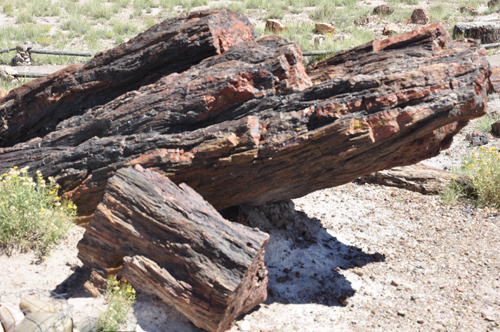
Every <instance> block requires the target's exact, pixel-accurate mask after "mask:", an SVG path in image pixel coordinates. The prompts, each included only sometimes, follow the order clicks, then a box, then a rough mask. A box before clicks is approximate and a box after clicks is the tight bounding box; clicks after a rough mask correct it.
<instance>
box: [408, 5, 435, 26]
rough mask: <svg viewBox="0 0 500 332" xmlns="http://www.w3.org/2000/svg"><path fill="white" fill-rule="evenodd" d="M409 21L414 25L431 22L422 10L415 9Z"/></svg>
mask: <svg viewBox="0 0 500 332" xmlns="http://www.w3.org/2000/svg"><path fill="white" fill-rule="evenodd" d="M411 21H412V23H414V24H427V23H429V22H430V21H431V19H430V18H429V15H427V12H426V11H425V9H423V8H417V9H415V10H414V11H413V13H412V14H411Z"/></svg>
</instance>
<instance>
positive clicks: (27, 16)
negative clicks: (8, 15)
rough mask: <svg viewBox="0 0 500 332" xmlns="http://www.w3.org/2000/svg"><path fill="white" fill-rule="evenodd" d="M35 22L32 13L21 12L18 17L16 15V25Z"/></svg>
mask: <svg viewBox="0 0 500 332" xmlns="http://www.w3.org/2000/svg"><path fill="white" fill-rule="evenodd" d="M34 21H35V18H34V17H33V15H32V14H31V12H29V11H27V10H21V11H20V12H19V13H18V14H17V15H16V23H17V24H23V23H32V22H34Z"/></svg>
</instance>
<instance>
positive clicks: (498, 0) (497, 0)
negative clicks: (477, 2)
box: [488, 0, 500, 8]
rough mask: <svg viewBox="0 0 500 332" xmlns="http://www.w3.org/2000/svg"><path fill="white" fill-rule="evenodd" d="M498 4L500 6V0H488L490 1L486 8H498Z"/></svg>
mask: <svg viewBox="0 0 500 332" xmlns="http://www.w3.org/2000/svg"><path fill="white" fill-rule="evenodd" d="M499 4H500V0H490V1H488V8H492V7H495V6H498V5H499Z"/></svg>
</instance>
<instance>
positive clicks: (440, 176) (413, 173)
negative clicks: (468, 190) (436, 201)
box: [359, 163, 467, 195]
mask: <svg viewBox="0 0 500 332" xmlns="http://www.w3.org/2000/svg"><path fill="white" fill-rule="evenodd" d="M359 180H360V182H361V183H375V184H380V185H384V186H390V187H398V188H404V189H407V190H411V191H416V192H419V193H422V194H431V195H437V194H439V193H442V192H444V191H445V190H446V189H448V188H450V187H451V185H452V183H453V181H456V182H457V183H461V184H463V185H464V186H466V183H467V180H466V178H465V177H464V176H462V175H458V174H454V173H451V172H448V171H444V170H442V169H438V168H434V167H430V166H426V165H423V164H420V163H419V164H415V165H410V166H402V167H394V168H391V169H388V170H383V171H378V172H375V173H371V174H367V175H363V176H362V177H360V178H359Z"/></svg>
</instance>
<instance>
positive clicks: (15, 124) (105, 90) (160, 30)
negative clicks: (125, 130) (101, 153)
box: [0, 9, 257, 146]
mask: <svg viewBox="0 0 500 332" xmlns="http://www.w3.org/2000/svg"><path fill="white" fill-rule="evenodd" d="M256 36H257V33H256V31H255V29H254V28H253V26H252V25H251V24H250V21H249V20H248V19H247V18H246V17H244V16H242V15H240V14H238V13H235V12H233V11H231V10H229V9H217V10H204V11H199V12H192V13H189V14H187V15H182V16H179V17H176V18H172V19H168V20H165V21H163V22H161V23H159V24H157V25H155V26H153V27H151V28H149V29H148V30H146V31H145V32H143V33H142V34H140V35H138V36H137V37H135V38H133V39H131V40H130V41H128V42H127V43H125V44H121V45H119V46H117V47H115V48H112V49H110V50H107V51H104V52H100V53H98V54H96V55H95V56H94V58H92V59H91V60H90V61H89V62H87V63H85V64H74V65H70V66H68V67H66V68H64V69H62V70H60V71H58V72H56V73H54V74H51V75H48V76H46V77H43V78H40V79H37V80H33V81H31V82H29V83H27V84H25V85H23V86H21V87H19V88H17V89H14V90H12V91H11V92H10V93H9V94H8V95H7V96H6V97H5V98H4V99H2V100H0V118H1V119H2V121H3V123H2V124H1V125H0V146H12V145H14V144H15V143H18V142H23V141H27V140H29V139H31V138H34V137H43V136H45V135H46V134H47V133H49V132H51V131H54V130H57V129H58V128H57V127H58V125H59V122H61V121H63V120H65V119H68V118H71V117H74V116H79V115H82V114H83V113H85V111H86V110H87V109H89V108H91V107H95V106H100V105H104V104H106V103H107V102H109V101H111V100H113V99H114V98H116V97H117V96H120V95H123V94H126V93H127V92H128V91H134V90H136V89H138V88H140V87H141V86H142V85H145V84H150V83H153V82H155V81H156V80H158V79H159V78H161V77H163V76H165V75H168V74H170V73H173V72H182V71H184V70H186V69H188V68H190V67H191V66H192V65H194V64H197V63H199V62H200V61H201V60H203V59H206V58H208V57H210V56H213V55H216V54H221V53H223V52H224V51H226V50H227V49H228V48H229V47H231V46H232V45H234V44H237V43H239V42H242V41H249V40H253V38H254V37H256Z"/></svg>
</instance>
